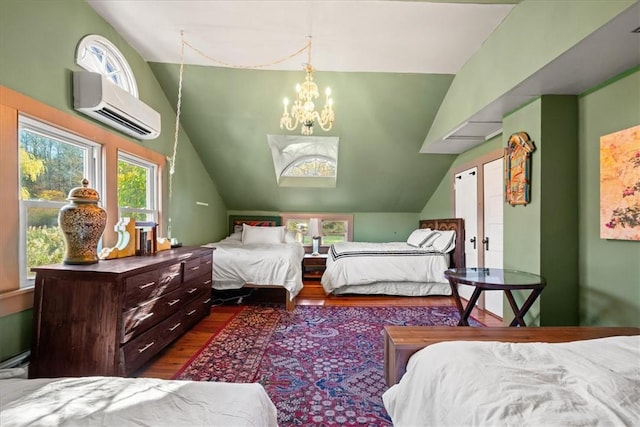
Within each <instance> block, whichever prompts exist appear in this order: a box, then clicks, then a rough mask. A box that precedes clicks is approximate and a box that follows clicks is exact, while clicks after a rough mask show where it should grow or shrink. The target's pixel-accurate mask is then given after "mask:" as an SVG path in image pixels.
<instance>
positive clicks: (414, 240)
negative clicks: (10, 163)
mask: <svg viewBox="0 0 640 427" xmlns="http://www.w3.org/2000/svg"><path fill="white" fill-rule="evenodd" d="M432 233H434V231H432V230H431V229H430V228H418V229H415V230H413V232H412V233H411V234H410V235H409V238H408V239H407V245H409V246H415V247H416V248H419V247H420V246H422V244H423V243H424V242H425V241H426V240H427V239H428V238H429V237H430V236H431V234H432Z"/></svg>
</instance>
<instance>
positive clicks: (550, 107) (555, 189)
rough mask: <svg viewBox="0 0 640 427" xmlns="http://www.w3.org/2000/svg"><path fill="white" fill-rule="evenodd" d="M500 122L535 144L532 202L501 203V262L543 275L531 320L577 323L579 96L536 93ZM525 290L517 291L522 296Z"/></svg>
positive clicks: (510, 266) (530, 316)
mask: <svg viewBox="0 0 640 427" xmlns="http://www.w3.org/2000/svg"><path fill="white" fill-rule="evenodd" d="M503 128H504V130H505V135H511V134H512V133H515V132H522V131H524V132H527V133H528V134H529V136H530V137H531V140H532V141H534V144H535V146H536V150H535V151H534V152H533V154H532V162H531V166H532V170H531V171H532V173H531V177H532V178H531V181H532V183H531V203H530V204H528V205H526V206H511V207H505V212H504V225H505V226H504V267H505V268H510V269H516V270H523V271H528V272H530V273H535V274H540V275H542V276H543V277H544V278H545V279H546V280H547V287H546V288H545V290H544V291H543V293H542V295H541V297H540V298H539V300H538V301H537V303H536V306H534V308H533V309H532V310H531V311H530V313H529V319H528V320H529V321H530V322H532V321H534V319H535V322H536V323H537V322H538V321H539V323H540V324H541V325H553V326H559V325H577V324H578V264H577V263H578V261H577V259H578V231H577V230H578V226H577V224H578V194H577V190H576V189H577V184H578V182H577V179H578V169H577V168H578V151H577V148H578V126H577V97H575V96H543V97H541V98H538V99H537V100H535V101H534V102H532V103H529V104H527V105H526V106H524V107H522V108H521V109H519V110H517V111H515V112H514V113H512V114H510V115H508V116H505V117H504V121H503ZM527 294H528V293H522V294H520V300H521V302H522V301H523V300H524V298H525V297H526V295H527ZM505 313H510V310H508V311H505ZM505 317H506V316H505ZM537 317H539V319H537Z"/></svg>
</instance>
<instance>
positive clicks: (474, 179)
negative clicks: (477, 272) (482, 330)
mask: <svg viewBox="0 0 640 427" xmlns="http://www.w3.org/2000/svg"><path fill="white" fill-rule="evenodd" d="M454 191H455V210H456V218H463V219H464V229H465V237H466V238H465V244H464V253H465V257H466V266H467V268H472V267H477V266H478V245H479V244H480V242H479V241H478V168H475V167H474V168H471V169H467V170H465V171H463V172H460V173H459V174H457V175H456V176H455V187H454ZM458 292H459V293H460V296H461V297H463V298H466V299H467V300H468V299H469V298H470V297H471V294H472V293H473V287H472V286H467V285H459V287H458Z"/></svg>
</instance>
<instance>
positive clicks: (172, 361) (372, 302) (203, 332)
mask: <svg viewBox="0 0 640 427" xmlns="http://www.w3.org/2000/svg"><path fill="white" fill-rule="evenodd" d="M318 288H320V290H319V289H318ZM321 289H322V288H321V285H320V283H319V282H308V283H305V288H304V289H303V290H302V292H301V293H300V294H299V295H298V297H297V298H296V305H322V306H425V307H428V306H455V302H454V301H453V298H452V297H446V296H429V297H393V296H370V295H363V296H351V295H350V296H334V295H328V296H325V295H324V292H323V291H321ZM283 297H284V292H282V291H281V290H279V289H264V290H262V289H261V290H254V291H253V292H252V293H251V295H250V296H248V297H245V298H243V302H255V301H269V302H278V303H280V302H282V298H283ZM243 307H244V305H242V304H230V305H218V306H214V307H212V308H211V314H209V315H208V316H206V317H205V318H204V319H202V320H201V321H200V322H198V323H197V324H196V325H195V326H194V327H193V328H191V329H190V330H189V331H188V332H187V333H185V334H184V335H183V336H182V337H180V338H178V339H177V340H176V341H174V342H173V343H172V344H171V345H169V346H168V347H167V348H165V349H164V350H163V351H162V352H160V354H158V356H156V357H155V358H154V359H153V360H152V361H151V362H149V363H147V364H146V365H145V366H143V367H142V368H141V369H140V370H139V371H138V372H136V373H135V374H134V376H137V377H145V378H163V379H171V378H172V377H173V376H174V375H175V374H176V373H177V372H178V371H179V370H180V368H182V367H183V366H184V365H185V364H186V363H187V362H188V361H189V360H190V359H191V357H192V356H193V355H195V354H196V353H197V352H198V350H199V349H200V348H201V347H202V346H203V345H205V344H206V343H207V342H208V341H209V340H210V339H211V337H212V336H214V335H215V334H217V333H218V332H219V331H220V330H221V329H222V328H223V327H224V326H225V325H226V324H227V323H228V322H229V321H230V320H231V319H232V318H233V316H234V315H235V314H236V313H238V312H239V311H240V310H242V308H243ZM471 315H472V316H473V317H474V318H475V319H477V320H478V321H480V322H482V323H483V324H485V325H487V326H502V320H500V319H498V318H496V317H495V316H493V315H491V314H490V313H488V312H486V311H484V310H480V309H478V308H475V309H474V310H473V312H472V314H471Z"/></svg>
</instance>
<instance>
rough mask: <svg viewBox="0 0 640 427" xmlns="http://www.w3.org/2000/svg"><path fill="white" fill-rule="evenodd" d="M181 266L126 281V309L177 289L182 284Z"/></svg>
mask: <svg viewBox="0 0 640 427" xmlns="http://www.w3.org/2000/svg"><path fill="white" fill-rule="evenodd" d="M180 267H181V264H180V263H176V264H171V265H168V266H166V267H162V268H160V269H159V270H152V271H148V272H146V273H142V274H138V275H135V276H132V277H128V278H126V279H125V281H124V283H125V308H128V307H135V306H136V305H138V304H141V303H144V302H145V301H147V300H149V299H153V298H157V297H159V296H160V295H163V294H166V293H168V292H171V291H172V290H174V289H177V288H178V287H179V286H180V283H181V279H182V277H181V268H180Z"/></svg>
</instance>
